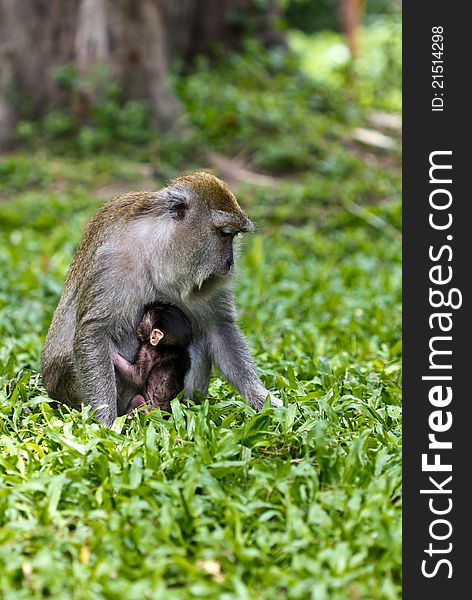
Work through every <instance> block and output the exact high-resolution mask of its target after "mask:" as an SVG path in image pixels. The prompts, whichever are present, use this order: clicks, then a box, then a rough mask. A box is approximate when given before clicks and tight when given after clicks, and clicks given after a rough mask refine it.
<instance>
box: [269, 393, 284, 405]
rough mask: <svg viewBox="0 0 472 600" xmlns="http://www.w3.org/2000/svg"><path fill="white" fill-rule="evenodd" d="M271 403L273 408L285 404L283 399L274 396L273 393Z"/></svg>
mask: <svg viewBox="0 0 472 600" xmlns="http://www.w3.org/2000/svg"><path fill="white" fill-rule="evenodd" d="M270 403H271V404H272V408H280V407H281V406H283V405H284V403H283V402H282V400H279V398H276V397H275V396H272V394H271V395H270Z"/></svg>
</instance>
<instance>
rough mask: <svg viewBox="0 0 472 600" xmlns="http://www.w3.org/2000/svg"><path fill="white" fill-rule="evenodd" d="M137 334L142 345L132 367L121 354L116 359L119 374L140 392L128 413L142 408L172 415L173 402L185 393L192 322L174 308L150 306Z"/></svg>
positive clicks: (133, 399) (168, 305)
mask: <svg viewBox="0 0 472 600" xmlns="http://www.w3.org/2000/svg"><path fill="white" fill-rule="evenodd" d="M137 334H138V338H139V339H140V341H141V342H142V344H141V346H140V348H139V349H138V351H137V353H136V357H135V359H134V362H133V363H130V362H129V361H127V360H126V359H125V358H124V357H123V356H121V354H118V353H115V355H114V356H113V364H114V365H115V367H116V369H117V371H118V372H119V373H120V374H121V375H122V377H124V379H126V380H127V381H128V382H130V383H132V384H134V385H135V386H136V387H137V389H138V392H139V393H138V394H136V395H135V396H134V397H133V398H132V400H131V401H130V403H129V405H128V409H127V412H128V413H130V412H131V411H133V410H134V409H135V408H138V407H140V406H149V407H150V408H160V409H162V410H167V411H170V401H171V400H172V399H173V398H175V396H177V394H178V393H179V392H181V391H182V390H183V388H184V378H185V375H186V373H187V371H188V370H189V368H190V354H189V351H188V347H189V345H190V342H191V341H192V327H191V325H190V321H189V320H188V318H187V317H186V316H185V315H184V313H183V312H182V311H181V310H180V309H178V308H177V307H175V306H171V305H170V304H151V305H149V306H147V307H146V308H145V310H144V316H143V319H142V321H141V323H140V324H139V325H138V328H137Z"/></svg>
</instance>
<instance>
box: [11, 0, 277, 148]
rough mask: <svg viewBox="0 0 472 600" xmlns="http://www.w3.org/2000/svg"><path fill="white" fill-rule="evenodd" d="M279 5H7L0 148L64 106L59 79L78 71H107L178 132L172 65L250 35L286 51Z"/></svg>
mask: <svg viewBox="0 0 472 600" xmlns="http://www.w3.org/2000/svg"><path fill="white" fill-rule="evenodd" d="M277 15H278V11H277V8H276V4H275V1H272V0H271V2H268V3H267V5H266V6H265V7H264V8H257V7H256V6H255V5H254V3H253V1H252V0H220V1H218V2H215V1H214V0H0V65H1V71H0V147H2V146H5V145H6V144H7V143H8V141H9V140H11V137H12V133H13V131H14V127H15V125H16V122H17V120H18V118H19V117H20V116H21V115H28V117H29V118H37V117H39V116H41V115H44V114H45V113H46V112H48V111H49V110H50V109H51V108H53V107H54V106H57V105H60V104H61V101H62V102H63V101H64V96H63V94H62V92H61V89H60V86H59V85H58V84H57V82H56V80H55V77H54V71H55V69H56V68H57V67H60V66H62V65H65V64H73V65H75V67H76V68H77V70H78V71H79V73H83V74H86V73H87V72H89V71H90V69H91V68H92V67H93V66H94V65H96V64H98V63H100V64H106V65H107V66H108V67H109V69H110V71H111V73H112V75H113V77H114V78H115V79H116V81H117V82H118V83H120V84H121V85H122V87H123V89H124V92H125V96H126V98H127V99H147V100H148V101H149V102H150V106H151V110H152V114H153V116H154V119H155V123H156V124H157V125H158V127H159V128H161V129H170V128H172V127H174V126H175V124H176V123H177V122H178V120H179V117H180V116H181V114H182V109H181V107H180V105H179V103H178V101H177V99H176V98H175V96H174V95H173V93H172V92H171V90H170V87H169V83H168V76H167V73H168V64H169V61H170V60H171V59H172V58H173V57H174V56H176V55H179V56H180V57H182V58H183V60H184V62H189V61H191V60H192V59H193V58H194V57H195V56H196V55H197V54H208V53H209V52H211V50H212V49H213V47H214V46H215V44H220V45H223V46H224V47H225V48H237V47H239V46H240V44H241V40H242V39H243V37H244V35H245V34H247V33H253V34H255V35H257V36H258V37H259V38H260V39H261V40H262V42H263V43H265V44H266V45H271V44H281V43H283V38H282V37H281V35H280V34H279V33H278V32H277V31H276V29H275V27H274V20H275V18H276V17H277Z"/></svg>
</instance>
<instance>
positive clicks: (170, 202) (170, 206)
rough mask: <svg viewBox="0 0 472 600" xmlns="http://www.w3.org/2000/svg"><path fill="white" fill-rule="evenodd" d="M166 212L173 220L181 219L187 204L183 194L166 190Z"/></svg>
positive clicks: (173, 190)
mask: <svg viewBox="0 0 472 600" xmlns="http://www.w3.org/2000/svg"><path fill="white" fill-rule="evenodd" d="M165 206H166V210H167V212H168V213H169V214H170V215H171V216H172V217H173V218H174V219H179V220H180V219H183V218H184V215H185V210H186V209H187V206H188V202H187V198H186V196H185V194H184V193H183V192H180V191H178V190H175V189H172V188H171V189H168V190H167V193H166V198H165Z"/></svg>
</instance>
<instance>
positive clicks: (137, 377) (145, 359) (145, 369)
mask: <svg viewBox="0 0 472 600" xmlns="http://www.w3.org/2000/svg"><path fill="white" fill-rule="evenodd" d="M113 364H114V365H115V367H116V369H117V370H118V372H119V373H121V375H122V376H123V377H124V378H125V379H126V380H127V381H129V382H130V383H134V385H136V386H139V387H141V386H143V385H144V383H145V382H146V379H147V378H148V376H149V373H150V372H151V369H152V367H153V366H154V364H155V361H153V360H152V357H151V356H150V354H149V352H148V351H147V348H145V347H141V348H140V350H139V352H138V356H137V357H136V361H135V362H134V364H133V363H130V362H129V361H128V360H126V358H124V357H123V356H121V354H118V352H115V353H114V354H113Z"/></svg>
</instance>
